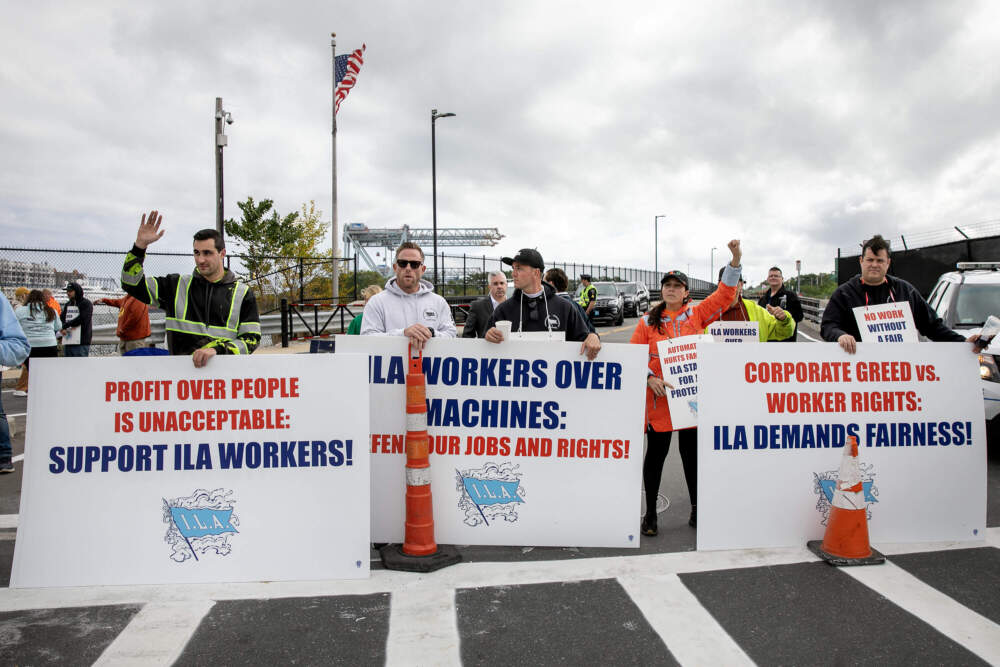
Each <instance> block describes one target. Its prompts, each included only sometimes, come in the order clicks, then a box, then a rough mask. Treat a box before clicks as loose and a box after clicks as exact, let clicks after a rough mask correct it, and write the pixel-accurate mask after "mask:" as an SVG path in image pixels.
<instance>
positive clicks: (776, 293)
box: [757, 266, 802, 343]
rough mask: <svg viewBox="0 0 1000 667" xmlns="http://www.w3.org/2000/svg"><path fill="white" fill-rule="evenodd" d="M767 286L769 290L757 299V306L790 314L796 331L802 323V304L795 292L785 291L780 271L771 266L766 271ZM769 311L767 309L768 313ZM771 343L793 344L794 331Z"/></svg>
mask: <svg viewBox="0 0 1000 667" xmlns="http://www.w3.org/2000/svg"><path fill="white" fill-rule="evenodd" d="M767 286H768V288H769V289H768V291H766V292H764V293H763V294H762V295H761V297H760V298H759V299H757V305H758V306H764V307H768V306H775V307H777V308H781V309H782V310H787V311H788V312H789V313H791V315H792V319H793V320H795V327H794V328H795V329H796V330H797V329H798V327H799V322H801V321H802V303H801V302H800V301H799V296H798V295H797V294H796V293H795V292H792V291H791V290H787V289H785V278H784V276H782V274H781V269H779V268H778V267H776V266H772V267H771V268H770V269H768V270H767ZM770 310H771V309H770V308H768V311H769V312H770ZM771 342H779V343H794V342H795V331H792V334H791V335H790V336H789V337H788V338H782V339H774V340H771Z"/></svg>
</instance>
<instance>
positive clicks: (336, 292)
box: [330, 32, 340, 304]
mask: <svg viewBox="0 0 1000 667" xmlns="http://www.w3.org/2000/svg"><path fill="white" fill-rule="evenodd" d="M336 37H337V33H335V32H331V33H330V57H331V58H332V60H331V62H332V64H333V88H332V90H331V91H330V92H331V94H330V110H331V114H330V117H331V118H332V122H333V145H332V149H333V150H332V155H333V188H332V190H333V204H332V206H333V208H332V210H331V211H330V233H331V236H332V241H331V244H330V246H331V249H332V251H333V257H332V258H331V263H332V265H333V288H332V289H333V295H332V296H333V303H334V304H337V303H339V302H340V271H339V270H338V267H337V39H336Z"/></svg>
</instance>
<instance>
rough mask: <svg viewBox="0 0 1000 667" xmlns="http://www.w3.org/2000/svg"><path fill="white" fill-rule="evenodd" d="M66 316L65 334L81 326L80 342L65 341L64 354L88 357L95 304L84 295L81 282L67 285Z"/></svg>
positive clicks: (63, 329)
mask: <svg viewBox="0 0 1000 667" xmlns="http://www.w3.org/2000/svg"><path fill="white" fill-rule="evenodd" d="M66 296H68V297H69V301H67V302H66V306H65V311H66V316H65V317H64V318H63V319H64V321H63V328H62V331H60V332H59V333H61V334H62V335H63V336H65V335H66V334H68V333H69V330H70V329H73V328H76V327H79V328H80V342H79V343H76V344H73V345H67V344H66V342H65V341H63V354H64V355H65V356H67V357H86V356H89V355H90V337H91V323H92V321H93V318H94V304H92V303H90V299H88V298H86V297H85V296H83V288H82V287H80V283H69V284H67V285H66Z"/></svg>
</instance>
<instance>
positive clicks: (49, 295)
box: [42, 287, 62, 317]
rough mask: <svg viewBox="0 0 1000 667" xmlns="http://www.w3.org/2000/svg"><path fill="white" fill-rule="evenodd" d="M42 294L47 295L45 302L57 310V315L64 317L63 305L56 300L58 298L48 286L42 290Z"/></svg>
mask: <svg viewBox="0 0 1000 667" xmlns="http://www.w3.org/2000/svg"><path fill="white" fill-rule="evenodd" d="M42 296H44V297H45V303H47V304H49V308H51V309H52V310H54V311H56V315H58V316H59V317H62V306H60V305H59V302H58V301H56V298H55V297H54V296H52V290H50V289H49V288H48V287H46V288H45V289H43V290H42Z"/></svg>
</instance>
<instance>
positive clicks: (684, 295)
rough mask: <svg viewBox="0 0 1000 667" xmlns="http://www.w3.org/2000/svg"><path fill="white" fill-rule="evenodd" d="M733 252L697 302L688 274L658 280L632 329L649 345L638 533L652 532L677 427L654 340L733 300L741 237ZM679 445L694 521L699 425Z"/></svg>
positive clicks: (694, 326) (680, 331)
mask: <svg viewBox="0 0 1000 667" xmlns="http://www.w3.org/2000/svg"><path fill="white" fill-rule="evenodd" d="M728 245H729V251H730V252H731V253H732V255H733V258H732V260H731V261H730V262H729V265H728V266H727V267H726V270H725V272H724V273H723V276H722V280H721V281H719V286H718V287H717V288H716V290H715V291H714V292H712V293H711V294H710V295H709V296H708V298H706V299H705V300H704V301H702V302H701V303H699V304H698V305H696V306H692V305H690V303H689V302H690V297H689V291H688V279H687V276H686V275H684V274H683V273H681V272H680V271H669V272H668V273H666V274H664V276H663V279H662V280H661V281H660V296H661V297H662V299H663V301H662V302H661V303H660V304H658V305H657V306H656V307H655V308H653V309H652V310H650V311H649V313H647V314H646V316H645V317H643V318H642V319H641V320H639V322H638V324H636V326H635V331H633V332H632V338H631V339H630V340H629V342H630V343H642V344H646V345H648V346H649V374H648V376H647V377H646V457H645V459H643V462H642V482H643V485H644V486H645V488H646V516H645V517H643V519H642V534H643V535H656V531H657V528H656V496H657V495H658V493H659V490H660V477H661V476H662V474H663V462H664V461H666V460H667V453H668V452H669V451H670V439H671V435H672V433H673V432H674V431H675V430H676V429H675V428H674V426H673V423H672V422H671V420H670V408H669V407H668V406H667V390H668V389H673V387H672V386H671V385H670V384H668V383H666V382H664V381H663V371H662V369H661V368H660V355H659V351H658V350H657V347H656V344H657V343H658V342H660V341H661V340H666V339H668V338H678V337H680V336H689V335H694V334H700V333H702V332H703V331H704V330H705V327H707V326H708V325H709V324H711V323H712V322H714V321H716V320H717V319H719V317H720V316H721V315H722V312H723V311H724V310H726V308H728V307H729V304H730V303H732V301H733V297H734V296H735V294H736V284H737V282H738V281H739V277H740V258H741V257H742V251H741V250H740V242H739V240H736V239H734V240H732V241H730V242H729V244H728ZM678 437H679V445H678V447H679V449H680V454H681V461H682V462H683V464H684V479H685V480H687V485H688V495H689V496H690V498H691V518H690V519H689V520H688V523H689V524H690V525H692V526H694V525H695V524H696V521H697V502H698V429H696V428H690V429H685V430H682V431H681V432H680V435H679V436H678Z"/></svg>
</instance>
